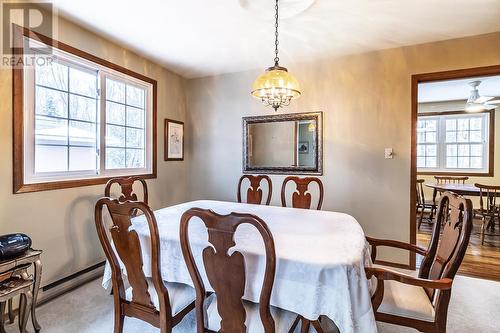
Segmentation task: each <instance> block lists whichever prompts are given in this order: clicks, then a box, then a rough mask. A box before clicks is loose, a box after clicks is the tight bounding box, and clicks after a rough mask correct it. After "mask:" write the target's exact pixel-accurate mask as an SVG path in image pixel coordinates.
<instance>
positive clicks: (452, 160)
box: [446, 157, 457, 168]
mask: <svg viewBox="0 0 500 333" xmlns="http://www.w3.org/2000/svg"><path fill="white" fill-rule="evenodd" d="M446 167H447V168H456V167H457V158H456V157H447V158H446Z"/></svg>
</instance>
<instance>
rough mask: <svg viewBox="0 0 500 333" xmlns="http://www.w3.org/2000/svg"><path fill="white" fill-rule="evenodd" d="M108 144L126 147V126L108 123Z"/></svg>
mask: <svg viewBox="0 0 500 333" xmlns="http://www.w3.org/2000/svg"><path fill="white" fill-rule="evenodd" d="M106 146H113V147H125V127H122V126H114V125H106Z"/></svg>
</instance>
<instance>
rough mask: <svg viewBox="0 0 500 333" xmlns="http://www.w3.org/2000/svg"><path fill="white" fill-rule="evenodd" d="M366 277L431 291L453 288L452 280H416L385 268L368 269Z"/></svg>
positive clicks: (366, 269)
mask: <svg viewBox="0 0 500 333" xmlns="http://www.w3.org/2000/svg"><path fill="white" fill-rule="evenodd" d="M365 271H366V276H367V277H368V278H371V277H372V276H375V277H376V278H377V280H379V281H380V280H384V281H387V280H393V281H397V282H401V283H404V284H409V285H412V286H418V287H422V288H430V289H439V290H448V289H451V286H452V284H453V280H452V279H448V278H444V279H440V280H429V279H422V278H416V277H413V276H411V275H408V274H405V273H401V272H396V271H392V270H389V269H384V268H375V267H366V268H365Z"/></svg>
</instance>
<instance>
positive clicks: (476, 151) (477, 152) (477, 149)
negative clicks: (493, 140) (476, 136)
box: [470, 145, 483, 157]
mask: <svg viewBox="0 0 500 333" xmlns="http://www.w3.org/2000/svg"><path fill="white" fill-rule="evenodd" d="M470 156H477V157H481V156H483V145H470Z"/></svg>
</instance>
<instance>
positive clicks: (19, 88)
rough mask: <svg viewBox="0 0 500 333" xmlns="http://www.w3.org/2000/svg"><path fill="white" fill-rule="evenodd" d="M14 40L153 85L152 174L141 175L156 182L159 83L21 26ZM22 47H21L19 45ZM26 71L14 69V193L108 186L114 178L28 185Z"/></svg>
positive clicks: (16, 27) (17, 51)
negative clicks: (35, 43) (32, 42)
mask: <svg viewBox="0 0 500 333" xmlns="http://www.w3.org/2000/svg"><path fill="white" fill-rule="evenodd" d="M13 34H14V35H13V38H14V40H15V42H14V43H13V45H22V40H23V38H24V37H28V38H33V39H35V40H39V41H41V42H43V43H45V44H47V45H49V46H51V47H54V48H57V49H59V50H62V51H64V52H67V53H70V54H72V55H75V56H78V57H80V58H83V59H86V60H89V61H91V62H94V63H96V64H99V65H101V66H104V67H107V68H109V69H112V70H115V71H117V72H120V73H123V74H126V75H128V76H131V77H134V78H136V79H139V80H142V81H144V82H147V83H149V84H151V85H152V91H153V105H152V108H153V109H152V112H153V114H152V120H153V126H152V132H153V133H152V134H153V142H152V149H153V151H152V161H151V162H152V173H148V174H143V175H137V176H140V177H143V178H148V179H151V178H156V176H157V128H158V126H157V82H156V80H154V79H152V78H149V77H147V76H144V75H142V74H139V73H136V72H134V71H131V70H129V69H127V68H125V67H122V66H119V65H117V64H114V63H112V62H109V61H107V60H104V59H102V58H99V57H97V56H95V55H92V54H90V53H87V52H85V51H82V50H79V49H76V48H74V47H72V46H70V45H68V44H64V43H62V42H59V41H57V40H54V39H52V38H49V37H47V36H44V35H42V34H39V33H36V32H34V31H32V30H30V29H28V28H24V27H21V26H19V25H14V26H13ZM19 42H20V43H21V44H18V43H19ZM12 54H13V55H14V56H16V57H22V56H23V49H22V48H12ZM23 81H24V70H23V68H22V67H20V68H17V67H13V69H12V99H13V122H12V123H13V125H12V126H13V160H12V164H13V192H14V194H17V193H27V192H37V191H47V190H56V189H63V188H71V187H81V186H90V185H99V184H104V183H106V182H107V181H108V180H109V179H110V178H111V177H100V178H88V179H76V180H63V181H53V182H44V183H35V184H26V183H25V182H24V105H23V104H24V91H23V84H24V82H23Z"/></svg>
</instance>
